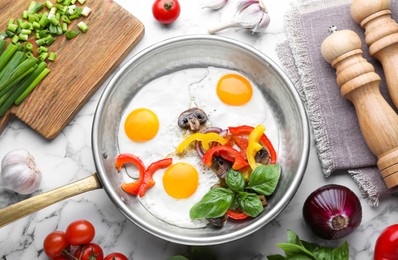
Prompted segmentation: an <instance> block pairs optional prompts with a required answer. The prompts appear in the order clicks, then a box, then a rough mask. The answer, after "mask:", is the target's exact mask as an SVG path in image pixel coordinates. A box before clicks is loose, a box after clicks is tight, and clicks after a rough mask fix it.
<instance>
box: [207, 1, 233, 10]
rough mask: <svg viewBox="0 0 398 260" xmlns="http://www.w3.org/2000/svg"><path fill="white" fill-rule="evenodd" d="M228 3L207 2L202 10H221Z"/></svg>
mask: <svg viewBox="0 0 398 260" xmlns="http://www.w3.org/2000/svg"><path fill="white" fill-rule="evenodd" d="M227 3H228V0H207V1H205V3H203V5H202V8H203V9H205V8H209V9H212V10H218V9H221V8H223V7H224V6H225V5H226V4H227Z"/></svg>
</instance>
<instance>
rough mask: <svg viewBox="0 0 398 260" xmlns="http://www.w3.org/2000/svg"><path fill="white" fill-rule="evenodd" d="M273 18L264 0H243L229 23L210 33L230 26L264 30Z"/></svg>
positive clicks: (256, 30)
mask: <svg viewBox="0 0 398 260" xmlns="http://www.w3.org/2000/svg"><path fill="white" fill-rule="evenodd" d="M270 21H271V18H270V16H269V14H268V11H267V9H266V7H265V4H264V3H263V2H262V0H243V1H240V2H239V3H238V5H237V11H236V13H235V15H234V17H233V18H232V21H231V22H230V23H228V24H225V25H221V26H219V27H217V28H213V29H210V30H209V33H210V34H213V33H216V32H219V31H221V30H225V29H228V28H243V29H249V30H251V31H252V32H253V33H257V32H264V31H265V29H267V27H268V25H269V23H270Z"/></svg>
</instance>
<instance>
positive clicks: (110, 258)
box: [104, 253, 129, 260]
mask: <svg viewBox="0 0 398 260" xmlns="http://www.w3.org/2000/svg"><path fill="white" fill-rule="evenodd" d="M104 260H129V259H128V258H127V256H125V255H123V254H122V253H112V254H109V255H107V256H106V257H105V258H104Z"/></svg>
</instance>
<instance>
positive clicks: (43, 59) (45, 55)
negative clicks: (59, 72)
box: [39, 52, 48, 61]
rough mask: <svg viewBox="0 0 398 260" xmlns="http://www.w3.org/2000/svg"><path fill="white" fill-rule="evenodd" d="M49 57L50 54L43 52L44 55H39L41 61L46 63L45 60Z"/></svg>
mask: <svg viewBox="0 0 398 260" xmlns="http://www.w3.org/2000/svg"><path fill="white" fill-rule="evenodd" d="M47 57H48V52H42V53H40V55H39V59H40V60H41V61H45V60H46V59H47Z"/></svg>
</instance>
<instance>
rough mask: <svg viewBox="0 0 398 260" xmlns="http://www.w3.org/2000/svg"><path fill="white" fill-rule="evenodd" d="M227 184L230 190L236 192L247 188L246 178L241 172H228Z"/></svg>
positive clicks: (231, 170)
mask: <svg viewBox="0 0 398 260" xmlns="http://www.w3.org/2000/svg"><path fill="white" fill-rule="evenodd" d="M225 182H226V183H227V185H228V188H229V189H230V190H232V191H234V192H239V191H243V189H244V188H245V178H244V177H243V175H242V174H241V173H240V172H238V171H235V170H233V169H230V170H229V171H228V172H227V175H226V176H225Z"/></svg>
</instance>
